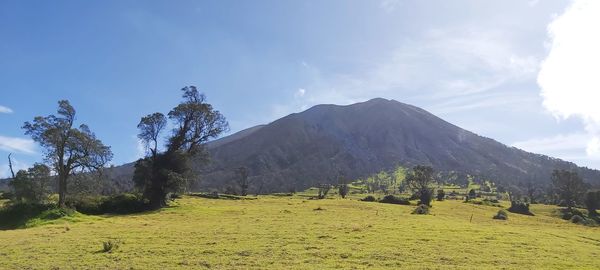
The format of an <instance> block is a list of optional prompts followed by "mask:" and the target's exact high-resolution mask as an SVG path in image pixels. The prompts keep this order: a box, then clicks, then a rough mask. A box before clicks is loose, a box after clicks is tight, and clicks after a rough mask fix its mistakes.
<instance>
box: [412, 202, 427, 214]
mask: <svg viewBox="0 0 600 270" xmlns="http://www.w3.org/2000/svg"><path fill="white" fill-rule="evenodd" d="M412 213H413V214H416V215H428V214H429V206H427V205H425V204H420V205H419V206H417V208H415V210H414V211H413V212H412Z"/></svg>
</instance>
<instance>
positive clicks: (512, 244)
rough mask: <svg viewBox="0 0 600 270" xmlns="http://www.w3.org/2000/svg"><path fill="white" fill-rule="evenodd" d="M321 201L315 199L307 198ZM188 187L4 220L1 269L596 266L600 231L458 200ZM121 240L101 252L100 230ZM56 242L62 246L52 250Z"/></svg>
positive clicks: (539, 210) (541, 211)
mask: <svg viewBox="0 0 600 270" xmlns="http://www.w3.org/2000/svg"><path fill="white" fill-rule="evenodd" d="M317 208H321V209H324V210H322V211H315V210H314V209H317ZM413 209H414V206H400V205H390V204H382V203H374V202H360V201H357V200H356V199H346V200H342V199H338V198H331V199H325V200H306V197H303V196H302V194H299V195H296V196H293V197H275V196H259V197H258V198H256V199H248V200H215V199H212V200H211V199H201V198H197V197H189V196H186V197H184V198H183V199H181V200H177V201H176V202H175V203H173V205H172V207H169V208H165V209H163V210H161V211H157V212H150V213H143V214H137V215H121V216H84V217H81V218H80V221H78V222H69V223H60V222H57V223H56V224H54V225H45V226H41V227H34V228H28V229H22V230H9V231H0V239H2V241H0V255H1V256H0V268H2V269H499V268H501V269H523V268H526V269H598V268H599V267H600V261H598V260H597V258H598V256H599V255H600V250H599V249H598V243H600V231H599V230H598V228H593V227H585V226H581V225H576V224H572V223H570V222H569V221H565V220H561V219H559V218H556V217H553V216H552V213H553V211H555V210H556V207H555V206H546V205H532V211H534V212H535V213H536V216H523V215H518V214H509V219H508V220H506V221H502V220H494V219H492V216H493V215H494V214H495V213H496V212H497V211H498V209H499V208H498V207H492V206H481V205H473V204H466V203H463V202H461V201H443V202H433V208H432V210H431V211H432V213H431V215H425V216H421V215H411V214H410V212H411V211H412V210H413ZM108 240H112V241H117V242H119V243H120V245H119V247H118V249H116V250H115V251H114V252H112V253H103V252H102V243H103V242H104V241H108ZM57 254H58V255H59V256H57Z"/></svg>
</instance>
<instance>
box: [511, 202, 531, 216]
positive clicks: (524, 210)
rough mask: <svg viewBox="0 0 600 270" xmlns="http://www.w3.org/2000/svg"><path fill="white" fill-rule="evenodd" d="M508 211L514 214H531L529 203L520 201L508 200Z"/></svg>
mask: <svg viewBox="0 0 600 270" xmlns="http://www.w3.org/2000/svg"><path fill="white" fill-rule="evenodd" d="M508 211H509V212H512V213H516V214H522V215H529V216H533V213H531V211H529V203H526V202H522V201H512V202H510V208H508Z"/></svg>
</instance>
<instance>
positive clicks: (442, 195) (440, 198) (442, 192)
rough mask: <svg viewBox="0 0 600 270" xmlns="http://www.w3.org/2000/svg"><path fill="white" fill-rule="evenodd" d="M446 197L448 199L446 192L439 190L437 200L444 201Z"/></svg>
mask: <svg viewBox="0 0 600 270" xmlns="http://www.w3.org/2000/svg"><path fill="white" fill-rule="evenodd" d="M445 197H446V192H444V190H443V189H438V191H437V196H436V199H437V200H438V201H443V200H444V198H445Z"/></svg>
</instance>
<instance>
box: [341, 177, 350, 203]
mask: <svg viewBox="0 0 600 270" xmlns="http://www.w3.org/2000/svg"><path fill="white" fill-rule="evenodd" d="M349 191H350V188H349V187H348V181H347V180H346V177H344V176H343V175H342V174H340V176H339V177H338V193H339V194H340V196H341V197H342V199H345V198H346V195H348V192H349Z"/></svg>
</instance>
